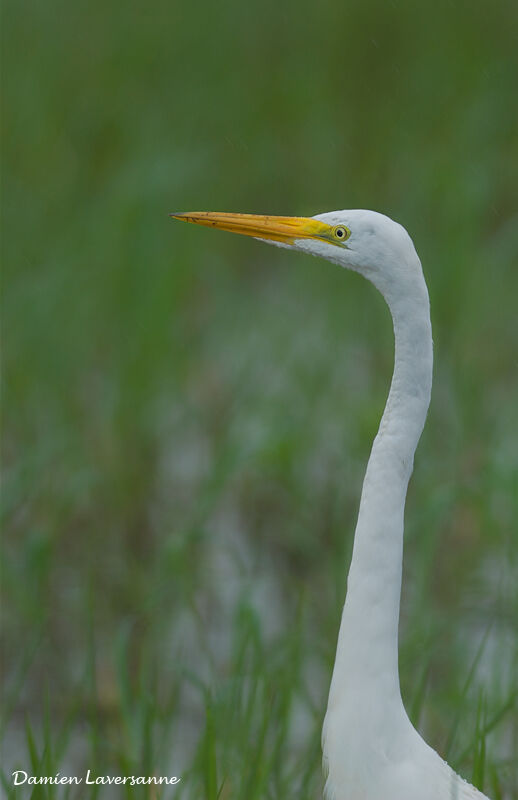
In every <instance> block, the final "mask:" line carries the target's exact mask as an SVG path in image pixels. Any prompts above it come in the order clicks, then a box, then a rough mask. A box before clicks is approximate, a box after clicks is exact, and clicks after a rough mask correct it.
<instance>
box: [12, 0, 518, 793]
mask: <svg viewBox="0 0 518 800" xmlns="http://www.w3.org/2000/svg"><path fill="white" fill-rule="evenodd" d="M2 36H3V45H2V52H3V61H4V64H3V70H2V85H3V96H4V114H3V117H4V122H5V130H4V135H3V142H2V147H3V173H2V203H1V211H2V234H3V236H2V249H3V258H2V260H3V332H4V398H3V400H4V402H3V411H4V432H3V465H4V483H3V491H2V499H3V528H4V557H3V574H2V590H3V603H2V614H3V645H2V657H3V662H4V689H3V711H4V718H3V720H4V721H3V729H2V730H3V753H4V767H3V773H2V781H3V787H4V790H5V792H6V794H7V795H9V796H13V797H14V796H15V794H14V791H13V789H12V782H11V777H10V774H11V772H12V770H13V769H15V768H20V769H25V770H27V771H28V772H29V774H44V775H53V774H55V773H56V772H57V771H58V770H59V771H61V774H67V775H71V774H79V775H82V774H84V771H85V770H86V768H87V767H89V768H90V769H91V770H92V772H93V773H94V774H96V775H106V774H112V775H117V774H118V775H131V774H135V775H153V774H156V775H178V776H181V777H182V782H181V784H180V786H179V787H171V788H169V789H168V790H166V791H162V792H153V791H152V790H149V789H145V788H140V789H138V790H135V789H134V790H131V791H130V790H129V789H127V790H123V789H119V790H117V789H115V788H112V789H101V790H100V791H97V790H92V796H97V797H119V796H120V797H146V798H157V797H164V798H166V797H167V798H169V797H171V798H180V797H181V798H184V799H185V800H188V799H190V798H207V799H208V800H212V799H213V798H216V797H220V798H243V800H245V798H246V800H254V799H255V798H258V799H259V798H261V800H262V799H263V798H272V799H273V798H283V800H289V798H297V800H304V798H311V799H312V800H313V799H315V798H318V797H320V796H321V789H322V779H321V773H320V743H319V737H320V726H321V722H322V717H323V713H324V709H325V703H326V693H327V688H328V683H329V678H330V671H331V667H332V663H333V657H334V646H335V641H336V635H337V630H338V624H339V618H340V611H341V606H342V603H343V599H344V593H345V582H346V574H347V565H348V559H349V557H350V552H351V545H352V535H353V531H354V524H355V515H356V513H357V507H358V498H359V491H360V488H361V481H362V477H363V471H364V468H365V464H366V459H367V456H368V452H369V446H370V442H371V439H372V437H373V435H374V433H375V431H376V427H377V421H378V418H379V416H380V413H381V411H382V408H383V404H384V401H385V397H386V393H387V389H388V384H389V381H390V374H391V368H392V331H391V323H390V318H389V314H388V311H387V310H386V309H385V307H384V304H383V301H382V299H381V298H380V297H378V296H377V294H376V293H375V291H374V290H373V288H372V287H370V286H369V285H367V284H366V283H364V282H363V281H362V280H361V278H359V277H358V276H355V275H353V274H345V273H343V272H342V271H341V270H339V269H337V268H336V267H333V266H332V265H330V264H327V263H325V262H320V261H317V260H313V259H310V258H307V257H304V256H302V255H300V254H298V255H293V254H290V253H286V252H285V251H281V250H277V249H275V248H268V247H266V246H264V245H260V244H259V243H256V242H253V241H250V240H247V239H244V238H243V239H241V238H240V237H232V236H229V235H225V234H220V233H218V234H216V233H213V232H211V231H207V230H203V229H197V228H194V227H191V226H182V225H180V224H179V223H176V222H175V223H173V222H172V221H170V220H169V219H168V217H167V214H168V212H169V211H175V210H180V211H181V210H198V209H207V210H229V211H249V212H270V213H280V214H301V215H303V214H314V213H318V212H322V211H327V210H332V209H337V208H344V207H345V208H357V207H358V208H361V207H365V208H373V209H376V210H379V211H383V212H385V213H387V214H389V215H390V216H393V217H394V218H396V219H398V220H399V221H400V222H402V223H403V224H404V225H405V227H407V229H408V230H409V232H410V233H411V235H412V237H413V238H414V241H415V243H416V246H417V249H418V251H419V253H420V255H421V259H422V262H423V265H424V269H425V273H426V276H427V280H428V284H429V289H430V295H431V302H432V321H433V326H434V340H435V352H436V368H435V386H434V393H433V400H432V407H431V411H430V415H429V420H428V426H427V428H426V430H425V433H424V436H423V439H422V442H421V445H420V448H419V451H418V455H417V458H416V467H415V473H414V477H413V480H412V483H411V488H410V495H409V500H408V504H407V515H406V520H407V521H406V525H407V532H406V551H405V567H404V587H403V598H402V622H401V680H402V691H403V695H404V698H405V702H406V704H407V707H408V709H409V713H410V715H411V717H412V719H413V721H414V722H415V723H416V724H417V725H419V727H420V729H421V730H422V731H423V732H424V734H425V735H426V737H427V738H428V740H429V741H430V742H431V744H433V745H434V746H435V747H436V748H438V749H439V750H440V752H441V753H442V754H443V755H445V756H447V757H448V758H449V760H450V761H451V762H452V764H453V765H454V766H455V767H457V768H458V769H460V770H462V772H463V774H464V775H465V776H466V777H468V778H470V779H471V780H473V781H475V782H476V783H477V784H478V785H479V786H481V787H484V788H485V790H486V791H487V792H488V793H490V794H491V796H492V797H493V798H495V800H497V799H498V798H505V800H510V798H516V797H518V777H517V769H516V764H517V763H518V726H517V723H516V705H515V698H516V694H517V684H516V677H515V675H516V674H517V672H518V669H517V668H518V664H517V661H518V658H517V650H516V633H517V631H516V626H517V619H518V591H517V583H518V541H517V539H518V537H517V520H518V480H517V476H518V314H517V300H518V204H517V194H516V187H517V185H518V113H517V97H516V87H517V82H518V56H517V53H518V46H517V43H518V10H517V6H516V3H514V2H511V0H509V2H505V0H497V1H496V2H492V3H486V2H482V1H481V0H474V2H469V3H468V2H462V1H460V0H459V1H455V0H453V1H452V0H438V1H437V2H435V3H433V4H431V3H426V4H425V3H415V2H413V0H393V1H392V2H385V0H347V2H338V0H320V2H318V3H316V2H308V1H307V0H302V2H298V3H290V2H284V3H283V2H279V1H278V0H277V2H274V1H273V0H263V2H260V3H259V2H255V0H251V2H247V3H242V2H238V1H237V0H228V1H227V2H224V3H210V2H207V1H206V0H202V2H199V3H186V2H183V3H180V2H176V0H167V2H166V0H149V1H148V2H147V3H137V2H131V1H130V2H124V3H122V2H116V1H115V0H112V2H101V0H88V2H85V1H84V0H75V2H73V3H70V2H65V1H64V0H48V2H45V3H41V2H36V0H17V1H16V2H15V1H14V0H7V2H5V3H4V7H3V25H2ZM22 791H23V790H18V793H17V794H16V797H21V796H23V795H22ZM119 791H120V795H119V794H118V792H119ZM40 792H41V793H40V794H37V795H36V794H34V795H33V796H34V797H36V796H37V797H43V798H47V797H49V798H51V797H65V796H66V797H71V798H74V797H84V796H86V793H85V789H84V787H83V788H80V790H79V792H78V793H77V794H74V792H73V791H71V790H69V791H68V793H66V792H64V791H63V789H61V790H59V791H58V790H56V789H53V788H52V787H47V788H42V789H41V790H40ZM27 796H29V794H27Z"/></svg>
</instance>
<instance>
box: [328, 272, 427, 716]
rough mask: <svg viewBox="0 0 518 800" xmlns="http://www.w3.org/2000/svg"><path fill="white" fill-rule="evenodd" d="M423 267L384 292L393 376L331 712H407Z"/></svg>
mask: <svg viewBox="0 0 518 800" xmlns="http://www.w3.org/2000/svg"><path fill="white" fill-rule="evenodd" d="M417 267H418V269H417V271H416V273H415V276H414V278H413V279H412V281H411V282H410V285H408V286H405V287H404V291H400V292H398V293H397V295H396V296H395V297H394V298H391V297H387V293H385V297H386V299H387V302H388V304H389V307H390V311H391V314H392V319H393V323H394V334H395V363H394V374H393V377H392V384H391V387H390V393H389V396H388V400H387V404H386V406H385V411H384V414H383V417H382V420H381V424H380V427H379V431H378V434H377V436H376V438H375V440H374V443H373V446H372V451H371V454H370V458H369V463H368V466H367V472H366V475H365V480H364V483H363V489H362V495H361V502H360V510H359V516H358V523H357V527H356V533H355V538H354V549H353V556H352V561H351V567H350V571H349V578H348V585H347V597H346V602H345V606H344V611H343V615H342V623H341V627H340V634H339V639H338V648H337V655H336V662H335V669H334V673H333V680H332V684H331V691H330V698H329V708H330V709H331V707H336V705H337V704H338V705H341V704H342V703H345V704H346V705H347V712H348V713H350V711H351V697H352V694H351V693H354V696H355V702H354V704H353V705H354V707H356V706H357V705H358V704H359V707H360V708H361V707H362V706H363V710H362V712H361V713H362V714H363V715H365V708H366V705H367V707H369V708H372V709H376V708H377V707H378V706H379V708H383V709H384V712H383V713H384V714H386V713H387V712H388V713H391V709H392V710H393V709H394V704H395V707H396V711H397V712H399V710H402V704H401V696H400V691H399V674H398V622H399V604H400V594H401V569H402V555H403V516H404V507H405V498H406V491H407V486H408V481H409V479H410V475H411V473H412V468H413V459H414V452H415V449H416V447H417V443H418V441H419V438H420V436H421V432H422V429H423V426H424V422H425V418H426V413H427V410H428V405H429V402H430V391H431V384H432V362H433V357H432V332H431V324H430V311H429V300H428V291H427V289H426V284H425V281H424V278H423V276H422V272H421V269H420V264H419V262H418V264H417ZM362 693H363V694H362ZM359 695H360V696H359ZM362 696H364V697H365V701H366V705H365V703H362V699H361V697H362ZM376 698H380V703H379V704H378V703H377V702H376ZM381 698H383V702H381ZM391 698H392V700H393V703H392V704H391V702H390V701H391ZM373 713H374V715H375V719H374V720H373V723H375V724H376V725H378V724H379V722H380V721H379V719H377V717H376V712H375V711H374V712H373ZM363 718H364V720H365V716H364V717H363Z"/></svg>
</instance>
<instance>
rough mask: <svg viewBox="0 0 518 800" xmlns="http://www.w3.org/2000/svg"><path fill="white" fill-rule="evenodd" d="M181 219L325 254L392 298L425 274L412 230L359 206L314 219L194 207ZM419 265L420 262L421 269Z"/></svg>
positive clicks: (182, 214) (321, 255)
mask: <svg viewBox="0 0 518 800" xmlns="http://www.w3.org/2000/svg"><path fill="white" fill-rule="evenodd" d="M171 216H172V217H174V218H175V219H179V220H182V221H184V222H192V223H195V224H197V225H204V226H205V227H209V228H217V229H219V230H224V231H230V232H231V233H241V234H244V235H245V236H252V237H253V238H254V239H258V240H260V241H264V242H267V243H269V244H274V245H277V246H278V247H285V248H288V249H290V250H300V251H302V252H305V253H310V254H311V255H315V256H320V258H325V259H327V260H328V261H332V262H334V263H335V264H339V265H340V266H342V267H345V268H347V269H352V270H354V271H355V272H359V273H361V274H362V275H364V276H365V277H366V278H367V279H368V280H370V281H371V282H372V283H374V284H375V285H376V286H377V288H378V289H379V290H380V291H381V292H382V294H383V295H385V297H386V298H387V300H388V299H389V298H390V294H391V290H394V289H396V288H397V286H399V287H400V288H401V283H402V282H404V281H405V278H408V277H411V276H414V277H415V276H416V273H417V274H421V275H422V273H421V269H420V262H419V259H418V257H417V253H416V251H415V248H414V245H413V243H412V240H411V238H410V236H409V235H408V233H407V232H406V230H405V229H404V228H403V227H402V226H401V225H399V224H398V223H397V222H394V221H393V220H391V219H390V218H389V217H386V216H385V215H384V214H379V213H378V212H376V211H366V210H363V209H355V210H349V211H329V212H327V213H325V214H317V215H316V216H314V217H280V216H270V215H263V214H233V213H221V212H212V211H193V212H188V213H179V214H171ZM416 264H417V265H418V267H417V270H416Z"/></svg>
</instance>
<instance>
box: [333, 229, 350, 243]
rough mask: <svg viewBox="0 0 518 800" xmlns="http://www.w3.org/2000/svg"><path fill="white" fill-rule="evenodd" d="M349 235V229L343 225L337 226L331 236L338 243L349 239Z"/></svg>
mask: <svg viewBox="0 0 518 800" xmlns="http://www.w3.org/2000/svg"><path fill="white" fill-rule="evenodd" d="M350 235H351V231H350V230H349V228H346V227H345V225H337V226H336V228H333V236H334V238H335V239H337V240H338V241H339V242H345V240H346V239H348V238H349V236H350Z"/></svg>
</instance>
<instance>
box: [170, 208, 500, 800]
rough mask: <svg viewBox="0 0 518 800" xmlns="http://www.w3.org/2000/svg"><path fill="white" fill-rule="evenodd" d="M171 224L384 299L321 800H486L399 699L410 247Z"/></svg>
mask: <svg viewBox="0 0 518 800" xmlns="http://www.w3.org/2000/svg"><path fill="white" fill-rule="evenodd" d="M171 216H173V217H174V218H175V219H179V220H183V221H185V222H194V223H196V224H198V225H206V226H209V227H212V228H220V229H222V230H226V231H231V232H234V233H242V234H245V235H247V236H253V237H254V238H256V239H260V240H262V241H266V242H270V243H273V244H275V245H278V246H280V247H287V248H291V249H294V250H302V251H303V252H305V253H311V254H313V255H316V256H321V257H322V258H325V259H327V260H328V261H332V262H334V263H335V264H338V265H339V266H341V267H346V268H347V269H352V270H354V271H355V272H359V273H360V274H362V275H364V276H365V277H366V278H367V279H368V280H369V281H371V282H372V283H373V284H374V285H375V286H376V288H377V289H378V290H379V291H380V292H381V294H382V295H383V297H384V298H385V300H386V302H387V304H388V306H389V309H390V312H391V314H392V320H393V324H394V335H395V363H394V373H393V376H392V383H391V387H390V392H389V396H388V400H387V404H386V406H385V411H384V413H383V417H382V419H381V424H380V427H379V430H378V433H377V436H376V438H375V439H374V443H373V446H372V450H371V454H370V458H369V463H368V466H367V472H366V475H365V479H364V482H363V488H362V494H361V501H360V511H359V515H358V522H357V526H356V532H355V537H354V548H353V555H352V561H351V566H350V570H349V577H348V581H347V596H346V600H345V605H344V609H343V614H342V622H341V625H340V633H339V636H338V646H337V651H336V660H335V666H334V670H333V677H332V680H331V688H330V692H329V702H328V706H327V713H326V717H325V722H324V730H323V736H322V743H323V752H324V766H325V769H326V771H327V781H326V787H325V795H326V797H327V798H328V800H484V798H485V796H484V795H483V794H482V793H481V792H479V791H478V790H477V789H475V788H474V787H472V786H470V785H469V784H468V783H466V781H464V780H463V779H462V778H460V777H459V776H458V775H456V774H455V772H454V771H453V770H452V769H451V767H450V766H448V764H447V763H446V762H445V761H443V759H442V758H441V757H440V756H439V755H438V754H437V753H436V752H435V751H434V750H432V748H431V747H429V745H427V744H426V743H425V741H424V740H423V739H422V738H421V736H420V735H419V733H418V732H417V731H416V730H415V728H414V727H413V725H412V724H411V722H410V720H409V719H408V716H407V714H406V711H405V709H404V706H403V702H402V700H401V692H400V687H399V672H398V623H399V602H400V594H401V568H402V556H403V515H404V508H405V498H406V492H407V486H408V481H409V479H410V475H411V473H412V469H413V460H414V453H415V449H416V447H417V443H418V441H419V438H420V436H421V432H422V430H423V426H424V422H425V418H426V414H427V411H428V405H429V402H430V392H431V387H432V362H433V355H432V329H431V324H430V303H429V299H428V290H427V287H426V283H425V280H424V277H423V272H422V269H421V262H420V260H419V257H418V255H417V253H416V250H415V248H414V245H413V242H412V240H411V238H410V236H409V235H408V233H407V232H406V230H405V229H404V228H403V227H402V226H401V225H399V224H398V223H396V222H394V221H393V220H391V219H389V218H388V217H386V216H384V215H383V214H379V213H377V212H374V211H364V210H354V211H332V212H329V213H326V214H319V215H317V216H315V217H310V218H306V217H276V216H262V215H255V214H227V213H212V212H192V213H186V214H171ZM485 800H487V798H485Z"/></svg>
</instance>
